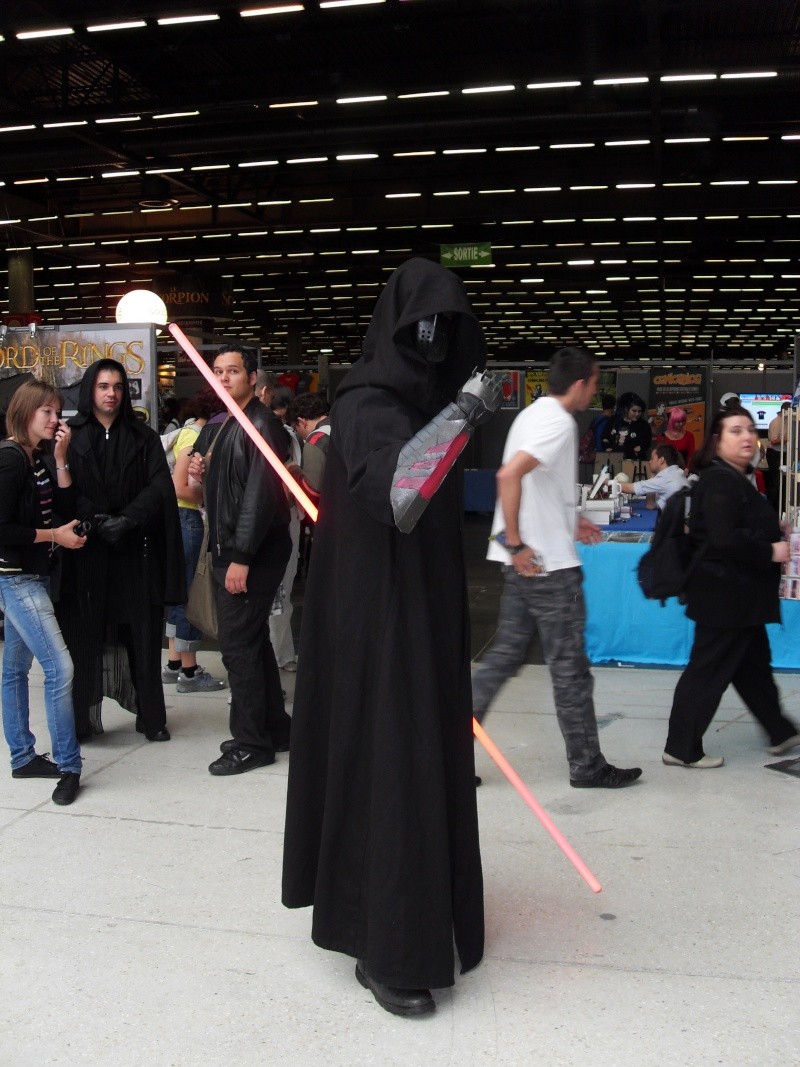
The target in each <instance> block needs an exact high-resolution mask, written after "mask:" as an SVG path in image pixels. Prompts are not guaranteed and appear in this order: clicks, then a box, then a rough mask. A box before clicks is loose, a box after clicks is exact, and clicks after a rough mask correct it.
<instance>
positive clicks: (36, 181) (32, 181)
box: [14, 178, 50, 185]
mask: <svg viewBox="0 0 800 1067" xmlns="http://www.w3.org/2000/svg"><path fill="white" fill-rule="evenodd" d="M49 181H50V179H49V178H18V179H17V180H16V181H15V182H14V185H41V184H42V183H43V182H49Z"/></svg>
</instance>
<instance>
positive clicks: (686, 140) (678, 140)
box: [664, 137, 711, 144]
mask: <svg viewBox="0 0 800 1067" xmlns="http://www.w3.org/2000/svg"><path fill="white" fill-rule="evenodd" d="M710 140H711V138H710V137H665V138H664V144H705V143H706V142H708V141H710Z"/></svg>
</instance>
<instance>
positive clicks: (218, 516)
mask: <svg viewBox="0 0 800 1067" xmlns="http://www.w3.org/2000/svg"><path fill="white" fill-rule="evenodd" d="M244 413H245V415H247V417H248V418H249V419H250V421H251V422H252V423H253V425H254V426H255V428H256V429H257V430H258V431H259V433H260V434H261V436H262V437H263V438H264V440H265V441H266V442H267V444H268V445H269V446H270V448H271V449H272V451H273V452H274V453H275V454H276V455H277V456H278V457H279V458H280V459H281V460H285V459H286V458H287V456H288V453H289V435H288V434H287V433H286V430H285V429H284V426H283V423H282V422H281V420H280V419H279V418H278V416H277V415H275V414H274V413H273V412H272V411H270V409H269V408H267V407H265V406H264V405H263V404H262V403H261V401H260V400H259V399H258V398H257V397H255V396H254V397H253V399H252V400H250V401H249V402H248V404H247V406H246V407H245V408H244ZM205 496H206V505H207V507H208V528H209V544H210V546H211V549H212V554H213V557H214V561H215V562H220V561H221V562H224V563H244V564H247V565H249V564H250V563H251V562H252V561H253V558H254V557H256V556H257V555H258V554H259V550H260V549H261V547H262V545H263V544H264V541H265V538H266V537H267V534H268V533H269V531H270V530H271V529H272V528H273V527H275V526H283V527H286V526H288V525H289V503H288V501H287V499H286V493H285V492H284V489H283V484H282V482H281V480H280V478H279V477H278V475H277V474H276V473H275V471H274V470H273V469H272V467H270V465H269V463H267V461H266V460H265V459H264V457H263V456H262V455H261V453H260V452H258V450H257V449H256V446H255V445H254V444H253V442H252V441H251V440H250V437H249V436H248V434H246V433H245V431H244V430H243V429H242V427H241V426H240V425H239V423H238V422H237V421H236V420H235V419H230V420H229V421H228V422H227V423H226V424H225V425H224V427H223V429H221V430H220V432H219V436H218V437H216V439H215V441H214V449H213V451H212V453H211V461H210V463H209V469H208V475H207V476H206V488H205Z"/></svg>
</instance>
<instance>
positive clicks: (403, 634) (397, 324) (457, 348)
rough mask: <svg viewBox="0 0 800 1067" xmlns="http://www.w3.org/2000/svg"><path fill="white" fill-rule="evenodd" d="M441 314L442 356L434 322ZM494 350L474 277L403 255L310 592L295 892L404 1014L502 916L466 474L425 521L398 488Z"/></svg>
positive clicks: (343, 449) (353, 403) (290, 872)
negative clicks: (485, 820) (471, 590)
mask: <svg viewBox="0 0 800 1067" xmlns="http://www.w3.org/2000/svg"><path fill="white" fill-rule="evenodd" d="M437 315H438V316H440V318H441V317H446V318H447V320H448V321H449V329H450V333H451V336H450V340H449V343H448V348H447V356H446V358H445V359H444V361H443V362H439V363H432V362H429V361H428V360H427V359H426V358H425V357H424V356H422V355H420V352H419V350H418V346H417V344H416V342H415V338H416V336H417V334H416V325H417V324H418V323H419V322H420V321H421V320H429V321H430V320H432V319H433V317H434V316H437ZM484 365H485V342H484V338H483V334H482V331H481V328H480V325H479V324H478V322H477V320H476V319H475V316H474V314H473V312H472V310H471V308H470V306H469V302H468V300H467V296H466V293H465V291H464V287H463V285H462V283H461V281H460V280H459V279H458V278H457V277H456V276H455V275H454V274H452V273H451V272H450V271H447V270H445V269H444V268H442V267H439V266H437V265H436V264H433V263H431V262H429V261H427V260H423V259H412V260H409V261H408V262H406V263H404V264H403V265H402V266H401V267H399V268H398V269H397V270H396V271H395V272H394V274H393V275H392V276H391V278H390V279H389V281H388V283H387V285H386V287H385V289H384V291H383V293H382V294H381V296H380V299H379V300H378V304H377V306H376V309H375V313H374V315H373V318H372V321H371V323H370V326H369V329H368V331H367V335H366V339H365V343H364V350H363V357H362V358H361V359H360V360H359V361H358V362H357V363H356V364H355V365H354V366H353V368H352V369H351V370H350V371H349V372H348V374H347V375H346V376H345V378H344V380H343V381H342V383H341V385H340V386H339V388H338V390H337V394H336V399H335V403H334V405H333V410H332V412H331V423H332V431H331V441H330V446H329V450H328V460H327V467H326V471H325V477H324V481H323V485H322V493H321V499H320V511H319V520H318V522H317V526H316V529H315V532H314V544H313V551H312V555H311V565H310V573H309V577H308V582H307V587H306V592H305V597H304V602H303V621H302V627H301V636H300V651H299V655H298V675H297V685H296V690H295V699H294V711H293V716H292V757H291V762H290V767H289V784H288V800H287V814H286V834H285V845H284V865H283V903H284V904H285V905H286V906H287V907H292V908H294V907H306V906H308V905H313V907H314V913H313V927H312V938H313V940H314V942H315V943H316V944H317V945H319V946H320V947H322V948H327V949H333V950H336V951H339V952H344V953H347V954H348V955H350V956H353V957H355V958H356V959H357V961H358V962H357V964H356V976H357V977H358V979H359V981H360V982H361V983H362V985H365V986H367V987H368V988H370V989H371V990H372V992H373V993H374V995H375V997H376V999H377V1000H378V1002H379V1003H380V1004H381V1005H382V1006H383V1007H385V1008H386V1009H387V1010H388V1011H392V1012H394V1013H396V1014H400V1015H416V1014H422V1013H424V1012H427V1011H431V1010H432V1009H433V1007H434V1003H433V1000H432V998H431V997H430V993H429V990H430V988H431V987H434V988H441V987H445V986H451V985H453V982H454V950H453V942H454V939H455V945H456V948H457V950H458V955H459V958H460V962H461V969H462V972H464V971H468V970H470V969H471V968H473V967H475V966H476V965H477V964H478V963H479V962H480V960H481V958H482V955H483V936H484V920H483V882H482V874H481V861H480V851H479V844H478V820H477V808H476V799H475V764H474V752H473V738H472V691H471V682H470V667H469V661H470V652H469V649H470V640H469V616H468V604H467V590H466V579H465V563H464V550H463V539H462V515H463V509H462V499H461V486H460V478H459V476H458V474H457V473H456V471H451V472H450V473H449V474H448V475H447V476H446V477H445V479H444V481H443V482H442V484H441V486H440V487H439V489H438V491H437V492H436V493H435V495H433V497H432V499H431V500H430V503H429V505H428V507H427V509H426V510H425V511H424V513H423V514H422V516H421V518H420V519H419V521H418V523H417V525H416V526H415V527H414V529H413V530H412V531H411V532H410V533H402V532H400V530H399V529H398V528H397V525H396V523H395V515H394V513H393V508H392V504H391V502H390V495H391V493H392V487H393V478H394V477H395V473H396V470H397V468H398V459H399V457H400V453H401V450H402V449H403V447H404V445H406V444H407V443H408V442H410V439H412V438H413V437H414V436H415V435H416V434H417V433H418V431H420V430H421V429H422V428H423V427H426V425H428V424H429V423H430V422H431V420H432V418H433V417H434V416H435V415H436V414H437V413H438V412H440V411H441V409H442V408H443V407H444V405H446V404H448V402H451V401H453V400H454V398H456V396H457V395H459V389H460V387H461V386H462V385H463V384H464V382H465V380H466V379H467V378H469V375H470V372H471V371H472V370H473V368H475V367H479V368H481V369H482V368H483V367H484ZM461 395H463V394H461ZM498 402H499V393H498ZM476 424H477V423H476Z"/></svg>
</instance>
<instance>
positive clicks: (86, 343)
mask: <svg viewBox="0 0 800 1067" xmlns="http://www.w3.org/2000/svg"><path fill="white" fill-rule="evenodd" d="M100 359H115V360H117V362H119V363H121V364H122V366H123V367H124V368H125V371H126V373H127V375H128V382H129V385H130V391H131V402H132V403H133V408H134V411H135V412H136V414H137V415H138V417H139V418H140V419H142V421H144V422H148V423H149V424H150V425H151V426H156V424H157V420H158V394H157V392H156V369H157V368H156V334H155V328H154V327H153V326H151V325H149V324H142V325H127V324H119V325H118V324H117V323H108V324H107V325H104V326H103V325H100V326H98V325H96V324H92V325H76V326H58V327H56V328H55V329H52V330H51V329H47V328H46V327H44V328H42V327H40V328H39V329H37V330H36V331H35V332H34V333H33V334H31V332H30V330H28V329H23V330H9V331H8V332H7V333H6V335H5V336H4V337H3V338H2V339H1V340H0V408H2V409H3V410H5V408H7V407H8V401H9V400H10V399H11V396H12V394H13V393H14V391H15V390H16V388H17V387H18V386H19V385H21V384H22V383H23V382H24V381H27V380H28V379H29V378H31V377H33V378H38V379H39V380H41V381H46V382H50V383H51V384H52V385H54V386H56V388H57V389H59V390H60V391H61V393H62V394H63V396H64V414H65V415H69V414H74V413H75V411H76V410H77V403H78V394H79V392H80V382H81V379H82V378H83V375H84V373H85V372H86V370H87V368H88V367H89V366H91V364H92V363H96V362H97V361H98V360H100Z"/></svg>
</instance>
